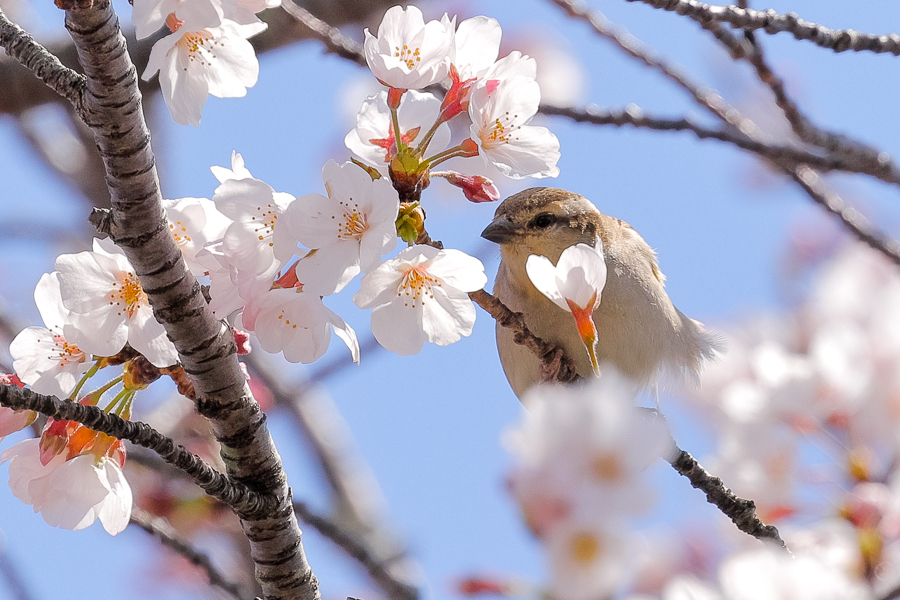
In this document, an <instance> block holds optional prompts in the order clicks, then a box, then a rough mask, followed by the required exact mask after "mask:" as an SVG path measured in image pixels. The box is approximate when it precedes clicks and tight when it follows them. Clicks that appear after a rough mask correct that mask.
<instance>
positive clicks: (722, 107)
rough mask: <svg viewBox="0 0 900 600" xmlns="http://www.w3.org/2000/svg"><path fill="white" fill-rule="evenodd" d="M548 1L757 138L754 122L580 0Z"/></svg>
mask: <svg viewBox="0 0 900 600" xmlns="http://www.w3.org/2000/svg"><path fill="white" fill-rule="evenodd" d="M550 1H551V2H553V3H554V4H556V5H557V6H559V7H560V8H562V9H563V10H564V11H566V13H567V14H568V15H569V16H571V17H573V18H576V19H580V20H582V21H585V22H586V23H588V24H589V25H590V26H591V27H592V28H593V29H594V32H595V33H596V34H597V35H599V36H601V37H603V38H606V39H608V40H609V41H611V42H612V43H614V44H615V45H616V46H618V47H619V48H620V49H621V50H622V51H623V52H625V53H626V54H628V55H629V56H631V57H633V58H636V59H637V60H639V61H641V62H642V63H644V64H645V65H647V66H648V67H650V68H651V69H653V70H655V71H657V72H659V73H660V74H662V75H664V76H665V77H667V78H668V79H670V80H672V81H674V82H675V83H676V84H677V85H678V86H679V87H680V88H682V89H683V90H685V91H686V92H688V93H689V94H690V95H691V96H692V97H693V98H694V100H695V101H696V102H697V103H698V104H699V105H700V106H702V107H704V108H706V109H707V110H709V111H710V112H711V113H712V114H714V115H715V116H717V117H719V118H720V119H722V120H723V121H725V122H726V123H728V124H729V125H732V126H734V127H736V128H737V129H738V131H740V132H741V133H743V134H745V135H747V136H749V137H753V138H758V137H759V135H760V133H761V131H760V129H759V127H758V126H757V125H756V123H754V122H753V121H751V120H750V119H748V118H746V117H744V116H743V115H742V114H741V113H740V111H738V110H737V109H736V108H734V107H733V106H731V105H730V104H728V103H727V102H726V101H725V99H724V98H722V96H721V95H720V94H719V93H718V92H717V91H715V90H713V89H703V88H701V87H700V86H699V85H697V84H696V83H694V82H692V81H691V80H690V79H689V78H688V76H687V75H686V74H684V73H682V72H681V70H680V69H678V68H676V67H675V66H673V65H670V64H669V63H668V62H666V61H665V60H663V58H662V57H660V56H658V55H657V54H655V53H654V52H653V51H652V50H651V49H650V48H648V47H646V46H644V44H643V43H642V42H641V41H640V40H638V39H637V38H636V37H634V36H633V35H631V34H630V33H628V32H627V31H625V30H624V29H621V28H618V27H613V25H612V24H611V23H610V22H609V21H608V20H607V19H606V17H604V16H603V14H601V13H600V12H598V11H596V10H591V8H590V7H589V6H587V5H586V4H585V3H584V2H581V0H550Z"/></svg>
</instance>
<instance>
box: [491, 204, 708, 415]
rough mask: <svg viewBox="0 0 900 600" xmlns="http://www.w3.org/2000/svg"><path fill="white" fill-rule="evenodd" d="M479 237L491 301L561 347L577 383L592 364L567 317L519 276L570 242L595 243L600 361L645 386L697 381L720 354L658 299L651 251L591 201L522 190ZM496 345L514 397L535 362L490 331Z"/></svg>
mask: <svg viewBox="0 0 900 600" xmlns="http://www.w3.org/2000/svg"><path fill="white" fill-rule="evenodd" d="M481 237H483V238H485V239H487V240H490V241H492V242H495V243H497V244H499V245H500V257H501V260H500V268H499V270H498V271H497V278H496V280H495V284H494V295H495V296H496V297H497V298H499V299H500V301H501V302H503V303H504V304H505V305H506V306H507V307H509V308H510V309H511V310H513V311H515V312H519V313H522V315H523V317H524V319H525V324H526V325H527V326H528V328H529V329H530V330H531V332H532V333H534V334H535V335H536V336H538V337H540V338H542V339H544V340H546V341H548V342H552V343H554V344H557V345H558V346H560V347H561V348H562V349H563V350H565V352H566V354H568V355H569V356H570V357H571V358H572V359H573V360H574V361H575V364H576V370H577V372H578V374H579V375H580V376H582V377H591V376H593V372H594V371H593V366H592V363H591V359H590V357H589V355H588V352H587V350H586V348H585V345H584V343H583V342H582V338H581V336H580V335H579V333H578V330H577V328H576V325H575V320H574V319H573V317H572V314H571V313H569V312H566V311H565V310H563V309H562V308H560V307H559V306H557V305H556V304H554V303H553V302H552V301H551V300H549V299H548V298H547V297H546V296H544V294H542V293H541V292H539V291H538V290H537V289H536V288H535V287H534V285H533V284H532V283H531V280H530V279H529V277H528V274H527V273H526V270H525V263H526V261H527V260H528V257H529V255H532V254H536V255H539V256H546V257H547V258H548V259H550V261H551V262H552V263H553V264H556V263H557V261H558V260H559V257H560V255H561V254H562V252H563V251H564V250H565V249H566V248H568V247H569V246H573V245H575V244H588V245H590V246H592V247H597V245H598V244H601V243H602V249H603V255H604V258H605V262H606V267H607V281H606V286H605V287H604V288H603V291H602V295H601V300H600V304H599V306H597V308H596V309H595V310H594V312H593V321H594V324H595V325H596V329H597V341H596V354H597V360H598V362H604V361H605V362H608V363H611V364H612V365H613V366H615V367H616V368H617V369H618V370H619V371H621V372H622V373H623V374H624V375H626V376H627V377H629V378H630V379H632V380H633V381H635V382H636V383H637V384H638V385H640V386H643V387H655V386H656V385H658V383H660V381H661V378H662V381H663V382H665V383H669V382H670V381H671V380H672V377H673V376H674V380H675V381H678V380H680V379H683V378H689V379H693V380H694V381H696V380H697V379H698V377H699V373H700V369H701V367H702V365H703V362H704V361H705V360H708V359H711V358H713V356H714V355H715V353H716V352H717V351H718V350H719V349H720V346H721V342H720V339H719V337H718V336H717V335H716V334H714V333H711V332H709V331H707V330H706V329H705V328H704V326H703V324H701V323H700V322H698V321H695V320H694V319H691V318H689V317H687V316H685V315H684V314H683V313H682V312H681V311H679V310H678V309H677V308H675V306H674V305H673V304H672V301H671V300H670V299H669V295H668V294H667V293H666V289H665V281H666V278H665V276H664V275H663V273H662V271H660V269H659V262H658V261H657V258H656V252H655V251H654V250H653V249H652V248H651V247H650V246H649V245H648V244H647V242H645V241H644V238H642V237H641V236H640V235H639V234H638V232H637V231H635V230H634V228H632V227H631V225H629V224H628V223H626V222H625V221H622V220H621V219H617V218H615V217H611V216H609V215H605V214H603V213H602V212H600V211H599V210H597V207H596V206H594V205H593V204H592V203H591V202H590V200H588V199H587V198H585V197H584V196H581V195H579V194H575V193H573V192H569V191H566V190H561V189H556V188H546V187H540V188H530V189H527V190H524V191H522V192H519V193H518V194H515V195H513V196H510V197H509V198H507V199H506V200H504V201H503V202H502V203H501V204H500V206H499V207H498V208H497V211H496V212H495V213H494V220H493V221H491V224H490V225H488V226H487V227H486V228H485V229H484V231H483V232H482V233H481ZM497 348H498V350H499V353H500V362H501V363H502V364H503V371H504V372H505V373H506V378H507V379H508V380H509V384H510V386H511V387H512V389H513V392H515V394H516V396H518V397H519V398H522V395H523V394H524V393H525V391H526V390H527V389H528V388H530V387H531V386H533V385H534V384H536V383H538V382H539V381H540V375H541V368H540V362H539V361H538V358H537V357H536V356H534V354H532V353H531V352H530V351H529V350H528V349H527V348H525V347H524V346H521V345H518V344H516V343H515V342H514V341H513V332H512V331H511V330H510V329H508V328H506V327H502V326H500V325H499V324H498V325H497Z"/></svg>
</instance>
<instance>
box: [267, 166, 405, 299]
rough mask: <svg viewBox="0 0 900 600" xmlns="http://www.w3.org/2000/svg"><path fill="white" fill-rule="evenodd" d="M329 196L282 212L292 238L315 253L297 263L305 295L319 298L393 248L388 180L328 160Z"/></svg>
mask: <svg viewBox="0 0 900 600" xmlns="http://www.w3.org/2000/svg"><path fill="white" fill-rule="evenodd" d="M322 179H323V180H324V181H325V189H326V190H327V191H328V196H327V197H326V196H322V195H321V194H309V195H307V196H302V197H300V198H298V199H297V201H296V202H294V203H292V204H291V205H290V207H288V209H287V211H286V212H285V218H286V221H287V227H288V228H289V230H290V232H291V234H292V236H293V237H295V238H296V239H297V240H298V241H299V242H300V243H301V244H303V245H304V246H307V247H308V248H316V252H314V253H312V254H311V255H308V256H306V257H305V258H304V259H303V260H301V261H299V262H298V263H297V266H296V267H295V272H296V276H297V279H299V280H300V281H301V282H302V283H303V286H304V290H305V291H307V292H312V293H315V294H319V295H328V294H333V293H335V292H338V291H340V290H341V289H343V288H344V286H346V285H347V284H348V283H349V282H350V280H351V279H353V277H355V276H356V274H357V273H359V272H360V271H362V272H364V273H368V272H370V271H372V270H373V269H374V268H376V267H377V266H378V265H379V264H381V256H382V255H383V254H387V253H388V252H390V251H391V250H393V249H394V247H395V246H396V245H397V228H396V221H397V213H398V212H399V210H400V201H399V200H398V199H397V193H396V192H395V191H394V188H393V187H392V186H391V184H390V182H388V180H387V179H384V178H382V179H376V180H372V178H371V177H369V174H368V173H366V172H365V171H364V170H362V169H360V168H359V167H358V166H356V165H355V164H353V163H350V162H347V163H344V164H343V165H339V164H337V163H336V162H334V161H333V160H330V161H328V162H327V163H326V164H325V167H324V168H323V169H322Z"/></svg>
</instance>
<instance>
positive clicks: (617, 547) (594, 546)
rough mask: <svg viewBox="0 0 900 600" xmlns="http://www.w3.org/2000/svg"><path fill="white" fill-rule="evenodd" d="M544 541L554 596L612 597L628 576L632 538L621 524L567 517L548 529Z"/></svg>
mask: <svg viewBox="0 0 900 600" xmlns="http://www.w3.org/2000/svg"><path fill="white" fill-rule="evenodd" d="M544 543H545V545H546V548H547V556H548V561H549V563H550V586H549V589H550V596H551V597H553V598H566V599H567V600H597V599H598V598H610V597H612V596H613V595H614V593H615V591H616V590H617V589H618V588H619V586H620V585H621V584H622V583H623V581H624V579H625V577H626V574H627V568H626V567H627V564H628V560H629V554H630V552H629V540H628V539H627V536H626V535H625V534H624V532H623V531H621V530H619V529H618V528H612V529H611V528H608V527H604V526H600V525H598V524H597V523H596V522H590V521H588V522H586V523H579V522H578V521H577V520H572V521H566V522H564V523H563V524H561V525H560V526H559V527H556V528H554V529H553V530H552V531H551V532H550V533H548V534H547V537H546V538H545V539H544Z"/></svg>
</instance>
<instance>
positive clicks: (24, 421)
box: [0, 406, 37, 441]
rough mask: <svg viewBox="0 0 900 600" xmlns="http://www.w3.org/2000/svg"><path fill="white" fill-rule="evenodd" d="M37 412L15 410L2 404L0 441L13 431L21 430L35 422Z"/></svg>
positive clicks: (0, 410)
mask: <svg viewBox="0 0 900 600" xmlns="http://www.w3.org/2000/svg"><path fill="white" fill-rule="evenodd" d="M35 419H37V413H36V412H34V411H33V410H13V409H11V408H7V407H5V406H0V441H3V438H5V437H6V436H8V435H9V434H11V433H15V432H17V431H21V430H23V429H25V428H26V427H28V426H29V425H31V424H32V423H34V421H35Z"/></svg>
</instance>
